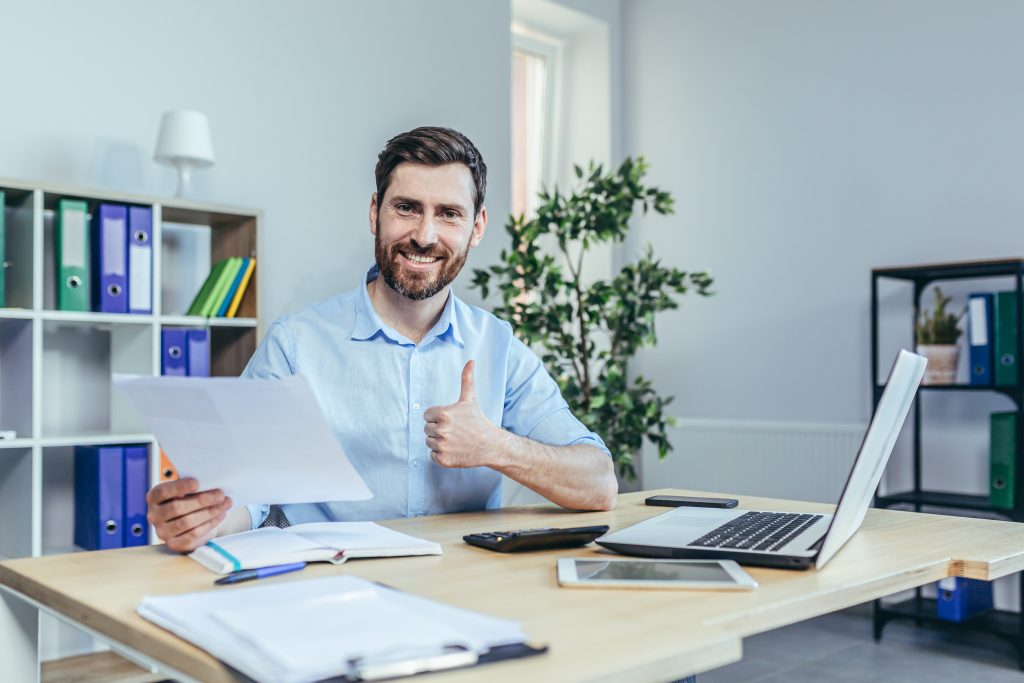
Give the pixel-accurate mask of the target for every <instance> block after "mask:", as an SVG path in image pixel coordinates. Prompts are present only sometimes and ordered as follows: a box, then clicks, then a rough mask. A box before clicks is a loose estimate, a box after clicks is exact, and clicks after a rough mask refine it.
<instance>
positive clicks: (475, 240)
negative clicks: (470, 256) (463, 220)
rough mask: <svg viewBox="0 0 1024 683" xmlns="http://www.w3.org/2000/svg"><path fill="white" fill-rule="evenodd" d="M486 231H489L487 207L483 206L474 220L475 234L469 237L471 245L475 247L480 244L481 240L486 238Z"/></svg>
mask: <svg viewBox="0 0 1024 683" xmlns="http://www.w3.org/2000/svg"><path fill="white" fill-rule="evenodd" d="M485 232H487V207H486V206H481V207H480V213H478V214H477V215H476V220H475V221H473V236H472V237H470V238H469V246H471V247H475V246H476V245H478V244H480V240H482V239H483V238H484V233H485Z"/></svg>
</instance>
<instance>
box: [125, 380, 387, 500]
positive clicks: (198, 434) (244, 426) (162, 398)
mask: <svg viewBox="0 0 1024 683" xmlns="http://www.w3.org/2000/svg"><path fill="white" fill-rule="evenodd" d="M114 385H115V386H116V387H117V388H118V389H119V390H120V391H121V392H122V393H123V394H124V395H125V397H127V399H128V401H129V403H131V404H132V405H133V406H134V407H135V409H136V410H138V411H139V414H140V415H141V416H142V420H143V422H145V424H146V425H147V426H148V427H149V429H150V430H151V431H152V432H153V434H154V435H155V436H156V439H157V441H159V442H160V447H161V448H163V449H164V451H166V453H167V457H168V458H170V459H171V461H172V462H173V463H174V466H175V467H176V468H177V469H178V474H179V475H181V476H182V477H194V478H195V479H197V480H198V481H199V484H200V486H201V487H202V488H203V489H213V488H220V489H223V490H224V492H225V493H226V494H227V495H228V496H230V497H231V500H232V501H233V502H234V504H235V505H236V506H237V505H250V504H256V503H276V504H284V503H319V502H326V501H338V500H366V499H368V498H372V497H373V493H372V492H371V491H370V489H369V488H368V487H367V486H366V482H364V481H363V478H362V477H361V476H360V475H359V473H358V472H357V471H356V469H355V468H354V467H353V466H352V463H351V462H350V461H349V459H348V457H347V456H346V455H345V452H344V451H343V450H342V448H341V444H339V443H338V440H337V439H336V438H335V436H334V434H333V433H332V431H331V427H330V425H328V423H327V420H326V419H325V418H324V416H323V413H322V412H321V410H320V406H319V405H318V404H317V402H316V397H315V396H314V395H313V390H312V389H310V387H309V384H308V383H307V382H306V381H305V380H304V379H303V378H302V377H298V376H296V377H287V378H284V379H272V380H271V379H243V378H240V377H150V376H134V375H114Z"/></svg>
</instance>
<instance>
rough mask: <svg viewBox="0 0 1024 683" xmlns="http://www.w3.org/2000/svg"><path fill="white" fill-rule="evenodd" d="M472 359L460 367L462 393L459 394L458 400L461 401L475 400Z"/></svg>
mask: <svg viewBox="0 0 1024 683" xmlns="http://www.w3.org/2000/svg"><path fill="white" fill-rule="evenodd" d="M473 366H474V363H473V361H469V362H468V363H466V367H464V368H462V393H460V394H459V402H460V403H461V402H462V401H475V400H476V387H474V386H473Z"/></svg>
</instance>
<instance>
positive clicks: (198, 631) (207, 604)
mask: <svg viewBox="0 0 1024 683" xmlns="http://www.w3.org/2000/svg"><path fill="white" fill-rule="evenodd" d="M257 583H259V582H257ZM137 611H138V613H139V615H140V616H142V617H143V618H145V619H147V620H148V621H151V622H153V623H155V624H156V625H158V626H161V627H163V628H164V629H166V630H168V631H170V632H171V633H174V634H175V635H177V636H180V637H181V638H184V639H185V640H187V641H189V642H191V643H193V644H194V645H196V646H198V647H200V648H202V649H204V650H206V651H207V652H209V653H210V654H211V655H213V656H214V657H217V658H218V659H220V660H221V661H223V662H224V663H225V664H227V665H228V666H230V667H232V668H234V669H236V670H238V671H239V672H241V673H242V674H244V675H246V676H248V677H249V678H251V679H253V680H255V681H258V682H260V683H269V682H270V681H275V682H277V683H308V682H309V681H319V680H324V679H329V680H332V681H377V680H385V679H388V678H399V677H405V676H414V675H418V674H421V673H428V672H432V671H442V670H450V669H458V668H465V667H471V666H479V665H486V664H491V663H494V662H501V661H505V660H508V659H515V658H520V657H529V656H535V655H540V654H543V653H544V652H547V647H546V646H543V645H540V646H538V645H535V644H532V643H530V641H529V638H528V637H527V635H526V634H525V633H524V632H523V630H522V626H521V624H520V623H519V622H517V621H514V620H510V619H503V618H499V617H493V616H489V615H486V614H483V613H480V612H475V611H473V610H467V609H463V608H459V607H455V606H452V605H447V604H445V603H441V602H437V601H434V600H430V599H428V598H424V597H420V596H417V595H414V594H411V593H405V592H403V591H398V590H395V589H393V588H386V587H384V586H382V585H379V584H376V583H374V582H371V581H368V580H366V579H362V578H359V577H355V576H350V575H335V576H329V577H323V578H315V579H307V580H304V581H291V582H283V583H268V584H265V585H257V586H252V587H249V588H235V589H232V590H229V591H202V592H197V593H186V594H183V595H163V596H146V597H145V598H143V600H142V602H141V603H140V604H139V606H138V608H137ZM453 643H458V644H459V646H460V647H450V646H451V645H452V644H453Z"/></svg>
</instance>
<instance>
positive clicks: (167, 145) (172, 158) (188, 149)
mask: <svg viewBox="0 0 1024 683" xmlns="http://www.w3.org/2000/svg"><path fill="white" fill-rule="evenodd" d="M153 159H154V160H156V161H158V162H160V163H161V164H175V163H177V162H181V161H187V162H190V163H191V164H193V165H195V166H197V167H204V166H212V165H213V142H212V141H211V139H210V122H209V121H207V119H206V114H203V113H201V112H198V111H168V112H164V116H163V119H161V121H160V134H159V135H158V136H157V140H156V152H155V153H154V154H153Z"/></svg>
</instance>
